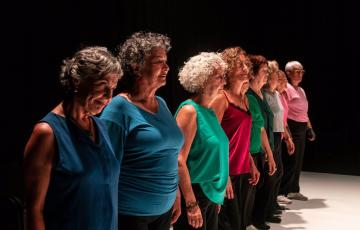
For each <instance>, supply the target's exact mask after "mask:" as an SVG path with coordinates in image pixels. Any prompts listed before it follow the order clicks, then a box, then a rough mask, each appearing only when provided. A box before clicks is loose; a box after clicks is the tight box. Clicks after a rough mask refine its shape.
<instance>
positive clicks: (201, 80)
mask: <svg viewBox="0 0 360 230" xmlns="http://www.w3.org/2000/svg"><path fill="white" fill-rule="evenodd" d="M219 67H221V68H223V69H224V70H226V68H227V64H226V63H225V62H224V61H223V59H222V58H221V56H220V55H219V54H217V53H214V52H201V53H200V54H198V55H196V56H193V57H191V58H189V60H188V61H187V62H185V64H184V66H183V67H182V68H181V69H180V72H179V81H180V84H181V85H182V86H183V87H184V89H185V90H186V91H188V92H190V93H199V92H201V91H202V89H203V88H204V86H205V83H206V81H207V79H208V78H209V77H210V76H211V75H212V74H213V73H214V71H215V70H216V69H217V68H219Z"/></svg>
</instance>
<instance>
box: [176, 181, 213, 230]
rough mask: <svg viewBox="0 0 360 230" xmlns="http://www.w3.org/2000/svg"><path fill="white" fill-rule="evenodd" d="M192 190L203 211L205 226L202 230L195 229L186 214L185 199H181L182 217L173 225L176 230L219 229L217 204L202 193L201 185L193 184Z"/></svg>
mask: <svg viewBox="0 0 360 230" xmlns="http://www.w3.org/2000/svg"><path fill="white" fill-rule="evenodd" d="M192 189H193V191H194V195H195V197H196V200H197V201H198V202H199V207H200V209H201V215H202V218H203V225H202V227H201V228H193V227H192V226H191V225H190V224H189V222H188V218H187V214H186V204H185V200H184V197H183V196H182V197H181V215H180V217H179V219H178V220H177V221H176V223H175V224H174V225H173V229H174V230H193V229H198V230H199V229H200V230H217V229H218V213H217V209H216V206H217V205H216V204H215V203H213V202H212V201H210V200H209V199H208V198H207V197H206V195H205V194H204V192H203V191H202V189H201V187H200V185H199V184H192Z"/></svg>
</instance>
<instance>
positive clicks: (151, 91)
mask: <svg viewBox="0 0 360 230" xmlns="http://www.w3.org/2000/svg"><path fill="white" fill-rule="evenodd" d="M157 89H158V88H154V87H149V86H142V85H139V86H138V87H137V89H136V90H135V91H134V92H131V93H128V95H130V96H129V98H130V99H131V100H132V101H135V102H142V103H146V102H147V101H151V100H154V99H155V96H156V95H155V93H156V91H157Z"/></svg>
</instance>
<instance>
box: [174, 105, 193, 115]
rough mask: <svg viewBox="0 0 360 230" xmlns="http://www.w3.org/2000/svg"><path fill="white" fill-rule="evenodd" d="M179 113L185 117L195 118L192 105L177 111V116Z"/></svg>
mask: <svg viewBox="0 0 360 230" xmlns="http://www.w3.org/2000/svg"><path fill="white" fill-rule="evenodd" d="M180 113H181V114H182V115H185V116H194V115H195V116H196V109H195V108H194V106H193V105H184V106H183V107H181V109H180V110H179V112H178V115H179V114H180Z"/></svg>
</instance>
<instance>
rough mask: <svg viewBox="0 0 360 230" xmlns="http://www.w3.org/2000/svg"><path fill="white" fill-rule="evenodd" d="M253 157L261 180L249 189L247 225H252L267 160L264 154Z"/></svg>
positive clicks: (246, 212)
mask: <svg viewBox="0 0 360 230" xmlns="http://www.w3.org/2000/svg"><path fill="white" fill-rule="evenodd" d="M251 157H252V158H253V160H254V164H255V166H256V168H257V169H258V170H259V172H260V179H259V182H258V183H257V185H256V186H250V187H249V192H248V202H249V204H248V207H247V208H248V210H247V211H245V214H246V215H247V216H246V217H245V218H246V223H247V225H250V224H252V214H253V210H254V205H255V196H256V191H257V189H258V188H261V187H262V186H263V184H264V176H263V175H264V165H265V158H264V154H262V153H256V154H252V155H251Z"/></svg>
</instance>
